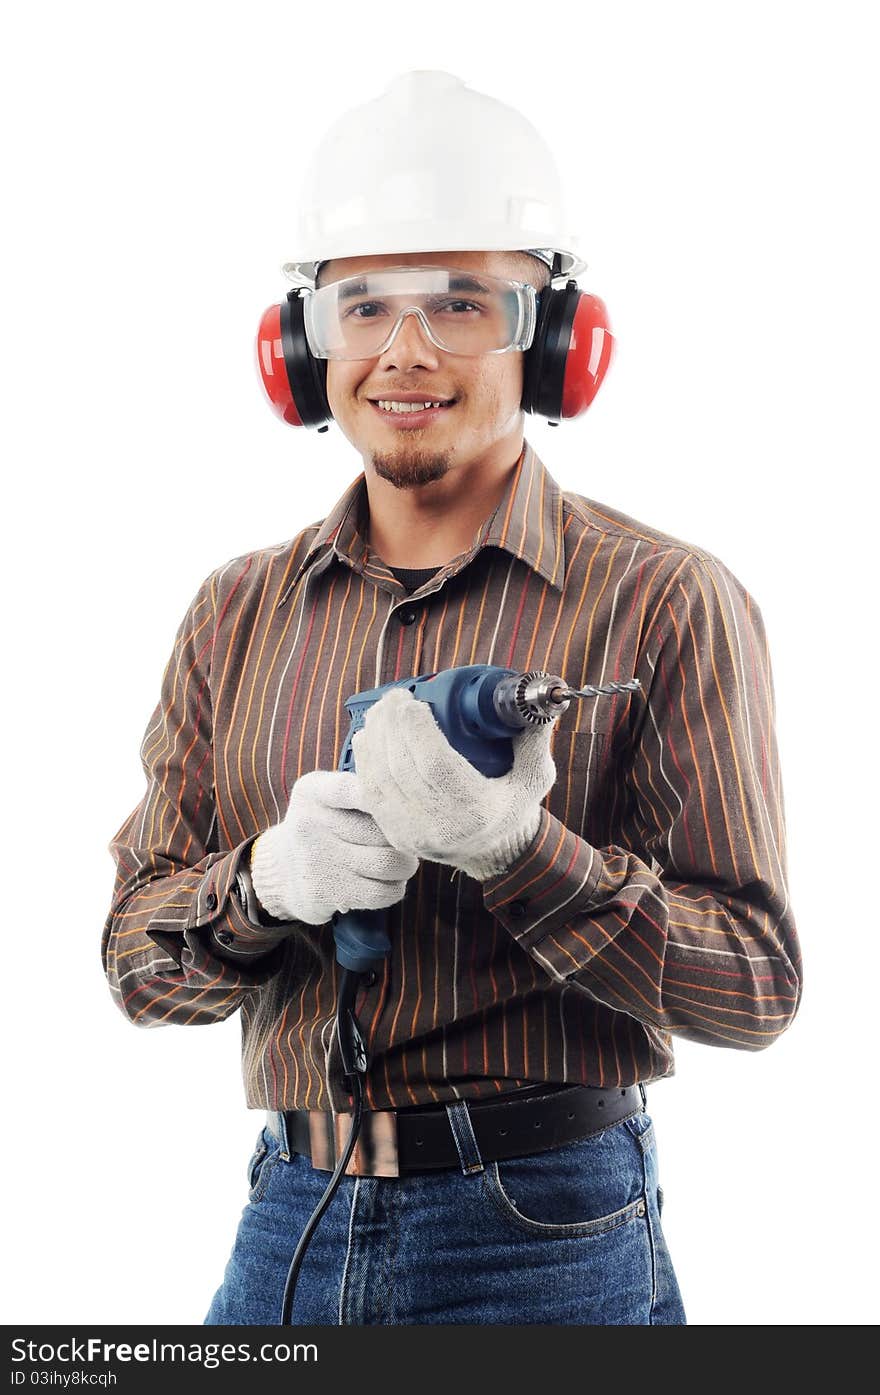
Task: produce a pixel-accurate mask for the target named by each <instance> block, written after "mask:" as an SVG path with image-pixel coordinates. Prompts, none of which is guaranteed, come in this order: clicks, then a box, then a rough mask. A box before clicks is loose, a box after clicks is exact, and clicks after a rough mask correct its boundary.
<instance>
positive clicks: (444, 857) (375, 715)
mask: <svg viewBox="0 0 880 1395" xmlns="http://www.w3.org/2000/svg"><path fill="white" fill-rule="evenodd" d="M552 725H553V724H552V723H551V722H547V723H544V724H541V725H536V726H533V727H526V728H525V729H524V730H523V731H521V732H518V733H517V734H516V735H514V737H513V752H514V755H513V766H512V768H511V770H510V771H509V772H508V773H507V774H506V775H499V776H491V777H490V776H486V775H481V774H480V772H479V771H478V770H475V769H474V767H473V766H472V765H471V763H470V761H467V760H465V758H464V756H461V755H459V753H458V751H456V750H455V749H454V748H453V747H452V746H451V745H450V744H449V742H448V741H447V740H446V737H445V736H444V735H443V732H442V731H441V729H440V727H439V725H438V723H437V721H436V720H435V718H434V714H433V712H432V711H431V709H430V707H429V706H428V704H427V703H425V702H421V701H420V700H419V699H418V698H415V697H413V695H412V693H410V692H409V691H408V690H407V689H406V688H389V690H388V692H387V693H383V695H382V697H381V698H380V699H379V701H378V702H376V703H374V704H373V706H372V707H371V708H369V709H368V711H367V714H366V717H365V718H364V725H363V727H362V728H361V730H360V731H358V732H356V733H355V735H354V737H353V738H352V752H353V754H354V762H355V769H356V771H357V774H358V777H359V779H360V781H361V785H362V788H363V790H364V793H365V796H366V800H367V804H366V807H367V808H369V810H370V813H371V814H372V815H373V818H374V819H375V820H376V823H377V824H378V825H379V827H380V828H381V830H382V832H383V833H384V834H385V835H386V837H387V838H388V840H389V842H390V843H392V844H393V845H394V847H396V848H400V849H401V851H403V852H408V853H411V854H412V855H414V856H415V857H422V858H425V859H426V860H427V861H429V862H442V863H446V864H448V865H449V866H452V867H458V868H460V869H461V870H462V871H463V872H465V873H467V875H468V876H470V877H474V878H476V880H477V881H485V880H486V878H487V877H492V876H497V875H498V874H499V873H500V872H504V871H506V870H507V868H508V867H509V866H510V865H511V863H512V862H514V861H515V860H516V858H517V857H519V855H520V853H521V852H523V851H524V850H525V849H526V848H527V847H528V845H529V843H530V842H531V841H532V839H533V838H534V836H535V834H536V833H537V831H538V825H539V822H540V818H541V812H540V804H541V800H542V799H543V798H544V796H545V795H546V794H547V793H548V792H549V791H550V790H551V789H552V788H553V784H554V781H555V779H556V766H555V764H554V762H553V757H552V756H551V755H550V737H551V732H552Z"/></svg>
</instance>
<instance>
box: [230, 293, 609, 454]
mask: <svg viewBox="0 0 880 1395" xmlns="http://www.w3.org/2000/svg"><path fill="white" fill-rule="evenodd" d="M306 295H308V291H307V290H306V288H305V287H297V289H296V290H293V291H289V292H288V295H287V299H286V301H284V302H283V303H282V304H281V305H270V306H269V309H268V310H267V311H266V312H265V314H264V315H263V318H262V320H261V321H260V328H259V330H258V332H257V344H256V348H257V363H258V365H259V370H260V377H261V379H262V382H263V387H264V388H265V390H266V395H267V396H268V398H269V402H270V404H271V406H272V409H273V410H274V411H275V412H276V414H277V415H278V416H279V417H280V418H281V420H282V421H286V422H287V423H288V424H289V425H290V426H316V427H317V428H318V430H319V431H326V430H327V423H328V422H331V421H332V420H333V413H332V412H331V411H330V404H329V402H328V401H327V360H326V359H325V358H315V357H314V355H313V354H312V351H311V349H310V348H309V345H308V341H307V339H306V331H305V325H304V322H303V306H304V297H305V296H306ZM613 349H614V336H613V334H612V333H611V327H610V325H609V322H608V312H607V311H606V309H605V305H604V303H603V301H601V300H600V299H599V297H598V296H596V295H589V294H587V292H586V291H581V290H579V289H578V285H577V282H576V281H568V282H567V283H566V285H565V286H563V287H553V288H551V287H549V286H548V287H547V288H546V289H545V290H543V291H541V293H540V300H539V311H538V323H537V326H536V328H535V337H534V339H533V341H532V344H531V347H530V348H528V349H527V350H526V352H525V355H524V364H523V393H522V400H521V405H522V408H523V411H525V412H531V413H532V414H534V415H537V416H543V417H548V418H549V420H550V423H551V425H553V426H558V425H559V422H560V420H561V419H562V418H563V417H566V418H568V417H576V416H579V415H580V414H581V412H585V411H586V410H587V408H588V407H589V405H590V403H591V402H592V400H593V398H594V397H595V396H596V393H597V392H598V391H599V387H600V385H601V383H602V379H603V378H604V377H605V374H606V372H607V370H608V365H609V363H610V362H611V356H612V353H613Z"/></svg>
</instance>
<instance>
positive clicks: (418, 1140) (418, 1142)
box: [416, 1138, 424, 1148]
mask: <svg viewBox="0 0 880 1395" xmlns="http://www.w3.org/2000/svg"><path fill="white" fill-rule="evenodd" d="M423 1142H424V1140H423V1139H421V1138H417V1139H416V1147H417V1148H421V1146H422V1143H423Z"/></svg>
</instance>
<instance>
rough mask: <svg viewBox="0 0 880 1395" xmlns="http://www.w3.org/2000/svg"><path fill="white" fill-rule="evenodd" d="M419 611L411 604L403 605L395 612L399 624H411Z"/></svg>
mask: <svg viewBox="0 0 880 1395" xmlns="http://www.w3.org/2000/svg"><path fill="white" fill-rule="evenodd" d="M418 614H419V612H418V611H417V610H415V609H414V608H413V607H412V606H411V605H408V606H404V608H403V610H399V611H398V612H397V618H398V620H399V621H400V623H401V625H411V624H412V623H413V621H414V620H416V619H417V618H418Z"/></svg>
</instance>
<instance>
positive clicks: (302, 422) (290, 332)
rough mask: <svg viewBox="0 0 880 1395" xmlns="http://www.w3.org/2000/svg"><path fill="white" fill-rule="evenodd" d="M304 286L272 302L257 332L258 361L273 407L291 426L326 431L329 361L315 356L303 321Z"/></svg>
mask: <svg viewBox="0 0 880 1395" xmlns="http://www.w3.org/2000/svg"><path fill="white" fill-rule="evenodd" d="M306 294H307V292H306V290H305V288H304V287H298V288H297V289H296V290H293V291H289V292H288V294H287V299H286V300H285V301H284V302H283V303H282V304H281V305H270V306H269V309H268V310H267V311H266V312H265V314H264V315H263V318H262V319H261V320H260V328H259V330H258V331H257V345H256V348H257V364H258V366H259V369H260V377H261V378H262V381H263V387H264V388H265V389H266V394H267V396H268V398H269V402H270V403H271V405H272V408H273V410H274V411H275V412H276V413H277V414H278V416H279V417H280V418H281V420H282V421H286V422H287V423H288V425H289V426H317V427H318V429H319V431H326V430H327V423H328V422H330V421H332V420H333V413H332V412H331V411H330V404H329V402H328V401H327V360H326V359H325V358H315V356H314V354H313V353H312V351H311V349H310V348H309V345H308V340H307V339H306V330H305V325H304V323H303V305H304V296H305V295H306Z"/></svg>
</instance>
